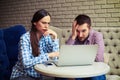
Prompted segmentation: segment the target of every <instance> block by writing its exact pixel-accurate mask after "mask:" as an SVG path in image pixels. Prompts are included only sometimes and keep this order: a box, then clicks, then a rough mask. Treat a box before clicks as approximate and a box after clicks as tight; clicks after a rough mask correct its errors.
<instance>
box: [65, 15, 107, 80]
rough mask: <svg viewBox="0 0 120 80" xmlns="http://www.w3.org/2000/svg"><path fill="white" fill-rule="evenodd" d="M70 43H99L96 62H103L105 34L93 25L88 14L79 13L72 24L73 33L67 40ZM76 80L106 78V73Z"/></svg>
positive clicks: (101, 79)
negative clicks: (96, 29) (93, 27)
mask: <svg viewBox="0 0 120 80" xmlns="http://www.w3.org/2000/svg"><path fill="white" fill-rule="evenodd" d="M66 44H69V45H91V44H97V45H98V46H99V47H98V52H97V56H96V58H95V61H96V62H103V61H104V58H103V54H104V41H103V35H102V34H101V33H100V32H97V31H95V30H93V29H92V27H91V19H90V17H89V16H87V15H78V16H77V17H76V18H75V20H74V22H73V24H72V34H71V35H70V37H69V39H68V40H67V42H66ZM76 80H106V78H105V75H102V76H96V77H91V78H77V79H76Z"/></svg>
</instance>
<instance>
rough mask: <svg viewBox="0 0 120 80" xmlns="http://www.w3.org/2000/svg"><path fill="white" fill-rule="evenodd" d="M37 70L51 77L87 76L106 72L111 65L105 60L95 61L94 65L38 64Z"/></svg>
mask: <svg viewBox="0 0 120 80" xmlns="http://www.w3.org/2000/svg"><path fill="white" fill-rule="evenodd" d="M34 68H35V70H36V71H37V72H39V73H40V74H43V75H45V76H51V77H61V78H85V77H93V76H99V75H103V74H106V73H107V72H109V70H110V67H109V66H108V65H107V64H106V63H103V62H94V63H93V65H87V66H67V67H57V66H56V65H54V64H53V65H48V66H46V65H44V64H37V65H35V66H34Z"/></svg>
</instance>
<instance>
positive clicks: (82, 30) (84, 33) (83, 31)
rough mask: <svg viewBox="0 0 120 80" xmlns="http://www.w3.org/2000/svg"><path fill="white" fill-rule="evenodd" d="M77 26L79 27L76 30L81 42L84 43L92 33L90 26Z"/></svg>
mask: <svg viewBox="0 0 120 80" xmlns="http://www.w3.org/2000/svg"><path fill="white" fill-rule="evenodd" d="M77 26H78V27H77V29H76V32H77V36H78V39H79V40H80V41H84V40H85V39H86V38H87V37H88V35H89V32H90V29H89V27H88V24H87V23H84V24H82V25H77Z"/></svg>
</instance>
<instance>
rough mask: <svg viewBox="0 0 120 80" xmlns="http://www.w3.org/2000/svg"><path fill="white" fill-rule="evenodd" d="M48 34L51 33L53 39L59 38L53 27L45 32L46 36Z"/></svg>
mask: <svg viewBox="0 0 120 80" xmlns="http://www.w3.org/2000/svg"><path fill="white" fill-rule="evenodd" d="M48 34H49V35H51V36H52V38H53V39H57V33H56V32H55V31H53V30H52V29H48V30H47V31H46V32H45V33H44V35H45V36H46V35H48Z"/></svg>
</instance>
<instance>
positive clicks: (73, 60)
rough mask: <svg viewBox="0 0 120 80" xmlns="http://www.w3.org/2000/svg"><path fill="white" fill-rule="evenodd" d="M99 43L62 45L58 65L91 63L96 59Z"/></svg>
mask: <svg viewBox="0 0 120 80" xmlns="http://www.w3.org/2000/svg"><path fill="white" fill-rule="evenodd" d="M97 50H98V46H97V45H62V46H61V48H60V55H59V58H58V61H57V62H55V64H56V65H57V66H79V65H90V64H93V62H94V61H95V57H96V54H97Z"/></svg>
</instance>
